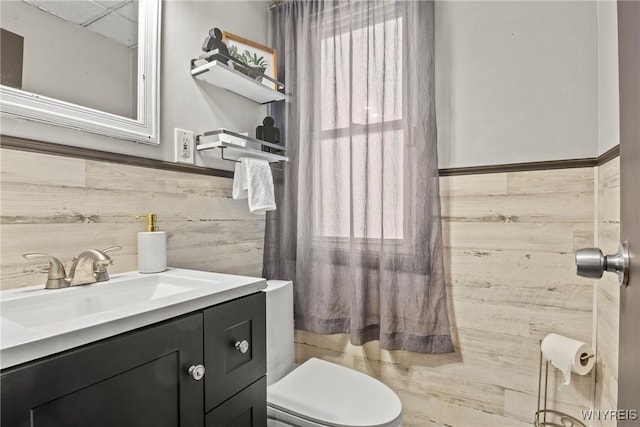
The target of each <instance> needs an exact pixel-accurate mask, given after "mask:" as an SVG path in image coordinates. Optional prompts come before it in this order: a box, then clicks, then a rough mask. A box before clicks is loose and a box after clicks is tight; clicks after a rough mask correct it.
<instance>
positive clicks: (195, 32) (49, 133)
mask: <svg viewBox="0 0 640 427" xmlns="http://www.w3.org/2000/svg"><path fill="white" fill-rule="evenodd" d="M268 8H269V2H266V1H181V0H180V1H178V0H170V1H163V2H162V26H161V31H162V40H161V67H160V101H161V103H160V126H161V128H160V132H161V133H160V146H149V145H143V144H136V143H132V142H128V141H119V140H114V139H111V138H106V137H103V136H99V135H92V134H88V133H84V132H79V131H74V130H69V129H64V128H60V127H57V126H50V125H46V124H42V123H36V122H29V121H26V120H18V119H9V118H6V117H3V118H2V119H1V126H2V133H3V134H7V135H18V136H21V137H24V138H32V139H38V140H44V141H52V142H57V143H62V144H66V145H72V146H77V147H85V148H93V149H97V150H102V151H108V152H115V153H121V154H128V155H133V156H140V157H146V158H151V159H160V160H167V161H173V160H174V143H173V138H174V136H173V135H174V128H176V127H177V128H181V129H185V130H192V131H195V132H196V134H197V133H202V132H204V131H208V130H212V129H217V128H220V127H225V128H227V129H231V130H235V131H239V132H255V128H256V126H258V125H259V124H261V123H262V120H263V119H264V117H265V116H266V114H267V108H266V107H265V106H262V105H259V104H256V103H254V102H253V101H250V100H247V99H245V98H242V97H240V96H239V95H236V94H233V93H231V92H228V91H226V90H224V89H220V88H218V87H216V86H213V85H211V84H209V83H206V82H204V81H202V80H201V79H197V78H193V77H191V74H190V70H189V61H190V60H191V58H195V57H197V56H199V55H201V54H202V53H203V52H202V50H201V47H202V42H203V40H204V38H205V36H206V35H207V33H208V31H209V29H210V28H212V27H214V26H215V27H219V28H221V29H223V30H227V31H230V32H232V33H234V34H238V35H241V36H243V37H245V38H247V39H250V40H254V41H257V42H258V43H262V44H265V45H269V44H270V43H268V42H267V36H268V31H269V19H270V17H269V13H270V12H269V9H268ZM216 151H217V150H216ZM212 157H217V153H216V154H212V153H207V154H204V153H197V155H196V163H197V164H199V165H207V166H211V167H216V168H220V169H228V170H233V167H234V164H233V163H232V162H228V161H224V160H216V159H212Z"/></svg>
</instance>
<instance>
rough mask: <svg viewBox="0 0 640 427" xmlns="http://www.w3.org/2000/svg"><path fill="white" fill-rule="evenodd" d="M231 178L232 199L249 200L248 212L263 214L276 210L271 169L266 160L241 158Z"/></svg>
mask: <svg viewBox="0 0 640 427" xmlns="http://www.w3.org/2000/svg"><path fill="white" fill-rule="evenodd" d="M239 160H240V163H236V170H235V174H234V177H233V198H234V199H246V198H248V199H249V211H250V212H251V213H255V214H262V215H263V214H264V213H265V212H266V211H274V210H276V202H275V197H274V192H273V177H272V176H271V167H270V166H269V162H267V161H266V160H260V159H254V158H251V157H241V158H240V159H239Z"/></svg>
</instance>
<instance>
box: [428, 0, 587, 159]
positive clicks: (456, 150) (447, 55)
mask: <svg viewBox="0 0 640 427" xmlns="http://www.w3.org/2000/svg"><path fill="white" fill-rule="evenodd" d="M597 17H598V15H597V6H596V3H595V2H580V1H569V2H557V1H536V2H524V1H511V2H509V1H497V2H484V1H477V2H458V1H447V2H436V92H437V94H436V96H437V116H438V139H439V141H438V142H439V143H438V147H439V148H438V151H439V165H440V167H441V168H449V167H463V166H480V165H491V164H503V163H518V162H531V161H543V160H557V159H575V158H585V157H595V156H596V154H597V151H598V56H597V53H598V38H597V36H598V33H597Z"/></svg>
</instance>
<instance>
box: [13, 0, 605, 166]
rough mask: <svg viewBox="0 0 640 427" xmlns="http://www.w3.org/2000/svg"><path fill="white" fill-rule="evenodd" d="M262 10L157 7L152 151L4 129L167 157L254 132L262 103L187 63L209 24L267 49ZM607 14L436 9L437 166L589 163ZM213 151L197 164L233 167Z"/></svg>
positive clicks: (599, 135) (552, 8) (504, 5)
mask: <svg viewBox="0 0 640 427" xmlns="http://www.w3.org/2000/svg"><path fill="white" fill-rule="evenodd" d="M268 5H269V2H268V1H177V0H170V1H164V2H163V11H162V15H163V19H162V53H161V55H162V56H161V59H162V66H161V73H160V78H161V94H160V97H161V115H160V119H161V135H160V142H161V144H160V146H159V147H154V146H145V145H141V144H134V143H130V142H123V141H116V140H112V139H109V138H104V137H101V136H97V135H90V134H86V133H83V132H78V131H72V130H66V129H62V128H57V127H54V126H48V125H44V124H39V123H33V122H27V121H23V120H15V119H7V118H2V122H1V125H2V132H3V133H6V134H19V135H21V136H24V137H31V138H34V139H43V140H48V141H54V142H60V143H64V144H68V145H75V146H81V147H88V148H95V149H99V150H104V151H112V152H117V153H124V154H130V155H136V156H142V157H148V158H155V159H162V160H168V161H173V156H174V154H173V151H174V149H173V129H174V128H175V127H179V128H182V129H187V130H193V131H195V132H196V133H201V132H203V131H206V130H210V129H215V128H218V127H226V128H228V129H232V130H237V131H240V132H247V131H248V132H253V129H255V126H257V124H259V123H261V122H262V119H263V118H264V116H265V115H266V114H267V108H266V107H264V106H259V105H257V104H254V103H253V102H251V101H248V100H246V99H244V98H241V97H239V96H237V95H235V94H232V93H229V92H227V91H225V90H223V89H219V88H217V87H214V86H212V85H209V84H207V83H205V82H203V81H200V80H198V79H193V78H192V77H191V76H190V74H189V60H190V59H191V58H192V57H195V56H197V55H199V54H200V53H201V51H200V46H201V45H202V41H203V39H204V37H205V35H206V34H207V31H208V30H209V28H211V27H213V26H218V27H220V28H222V29H225V30H228V31H230V32H233V33H236V34H239V35H242V36H244V37H246V38H249V39H252V40H255V41H257V42H260V43H263V44H267V45H269V44H270V43H269V42H268V34H269V22H270V20H271V18H272V16H271V15H270V12H269V11H268ZM615 18H616V17H615V3H614V2H612V3H606V4H596V3H595V2H582V1H568V2H557V1H536V2H523V1H513V2H507V1H495V2H484V1H474V2H459V1H444V2H442V1H439V2H436V64H437V75H436V84H437V98H438V99H437V108H438V112H437V115H438V138H439V144H438V146H439V164H440V167H441V168H448V167H463V166H478V165H491V164H503V163H516V162H530V161H541V160H556V159H573V158H585V157H595V156H596V155H597V154H601V153H602V152H604V151H606V149H607V148H610V147H611V146H613V145H615V144H617V141H618V133H617V127H618V126H617V122H618V114H617V102H618V100H617V96H618V95H617V52H616V50H617V22H616V19H615ZM598 25H600V28H598ZM599 123H600V126H599ZM211 156H212V154H210V153H208V154H204V153H199V154H198V156H197V159H196V162H197V164H201V165H202V164H206V165H208V166H212V167H219V168H225V169H231V168H232V167H233V165H230V163H229V162H224V161H215V160H209V159H208V157H211ZM203 159H204V160H203Z"/></svg>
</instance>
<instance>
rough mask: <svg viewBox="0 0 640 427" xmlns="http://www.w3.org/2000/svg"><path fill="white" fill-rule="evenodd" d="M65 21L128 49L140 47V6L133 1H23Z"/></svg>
mask: <svg viewBox="0 0 640 427" xmlns="http://www.w3.org/2000/svg"><path fill="white" fill-rule="evenodd" d="M24 1H25V2H27V3H29V4H31V5H33V6H35V7H37V8H39V9H41V10H44V11H45V12H48V13H51V14H52V15H55V16H57V17H58V18H61V19H64V20H65V21H69V22H73V23H74V24H78V25H81V26H83V27H85V28H87V29H89V30H91V31H93V32H96V33H98V34H101V35H103V36H105V37H107V38H110V39H112V40H114V41H116V42H118V43H121V44H124V45H125V46H128V47H135V46H136V45H137V44H138V2H137V1H134V0H120V1H117V0H116V1H109V0H82V1H79V0H66V1H64V0H62V1H60V0H24Z"/></svg>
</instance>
